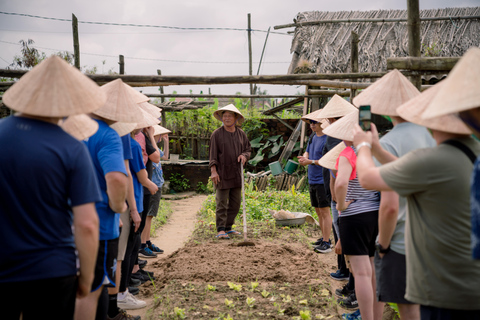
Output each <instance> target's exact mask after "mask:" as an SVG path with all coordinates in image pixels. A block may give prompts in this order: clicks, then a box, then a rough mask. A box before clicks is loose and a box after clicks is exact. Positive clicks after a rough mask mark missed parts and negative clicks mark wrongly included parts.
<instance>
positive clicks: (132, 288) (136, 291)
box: [128, 287, 140, 296]
mask: <svg viewBox="0 0 480 320" xmlns="http://www.w3.org/2000/svg"><path fill="white" fill-rule="evenodd" d="M128 292H130V293H131V294H133V295H134V296H136V295H137V294H138V293H139V292H140V289H138V288H137V287H128Z"/></svg>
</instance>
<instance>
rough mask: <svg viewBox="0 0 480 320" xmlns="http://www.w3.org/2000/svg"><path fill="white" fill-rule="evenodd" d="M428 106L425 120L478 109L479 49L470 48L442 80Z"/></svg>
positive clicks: (479, 86) (479, 89)
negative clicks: (440, 87)
mask: <svg viewBox="0 0 480 320" xmlns="http://www.w3.org/2000/svg"><path fill="white" fill-rule="evenodd" d="M444 81H445V85H444V86H443V88H442V90H441V91H440V92H438V94H437V95H436V96H435V98H434V99H433V100H432V102H431V103H430V104H429V106H428V107H427V109H426V110H425V112H424V113H423V115H422V117H423V118H425V119H428V118H432V117H436V116H440V115H444V114H449V113H456V112H460V111H465V110H468V109H472V108H477V107H480V48H477V47H474V48H470V49H469V50H468V51H467V53H465V55H464V56H463V57H462V58H461V59H460V61H458V62H457V64H456V65H455V67H454V68H453V69H452V71H451V72H450V73H449V74H448V77H447V79H445V80H444Z"/></svg>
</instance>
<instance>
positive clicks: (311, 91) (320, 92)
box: [307, 89, 351, 97]
mask: <svg viewBox="0 0 480 320" xmlns="http://www.w3.org/2000/svg"><path fill="white" fill-rule="evenodd" d="M350 92H351V90H322V89H309V90H308V94H307V96H308V97H310V96H317V97H318V96H328V97H332V96H334V95H336V94H338V95H339V96H341V97H349V96H350Z"/></svg>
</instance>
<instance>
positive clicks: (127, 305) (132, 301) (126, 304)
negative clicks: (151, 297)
mask: <svg viewBox="0 0 480 320" xmlns="http://www.w3.org/2000/svg"><path fill="white" fill-rule="evenodd" d="M117 304H118V307H119V308H120V309H124V310H134V309H141V308H144V307H146V306H147V303H146V302H145V301H142V300H138V299H137V298H135V297H134V296H133V295H132V294H131V293H130V292H128V293H127V295H126V296H125V299H124V300H117Z"/></svg>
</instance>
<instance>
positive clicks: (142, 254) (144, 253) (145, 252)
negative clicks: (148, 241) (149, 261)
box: [138, 247, 157, 258]
mask: <svg viewBox="0 0 480 320" xmlns="http://www.w3.org/2000/svg"><path fill="white" fill-rule="evenodd" d="M138 255H139V256H140V257H142V258H156V257H157V254H156V253H154V252H153V251H152V250H150V249H149V248H148V247H145V248H143V249H140V250H138Z"/></svg>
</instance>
